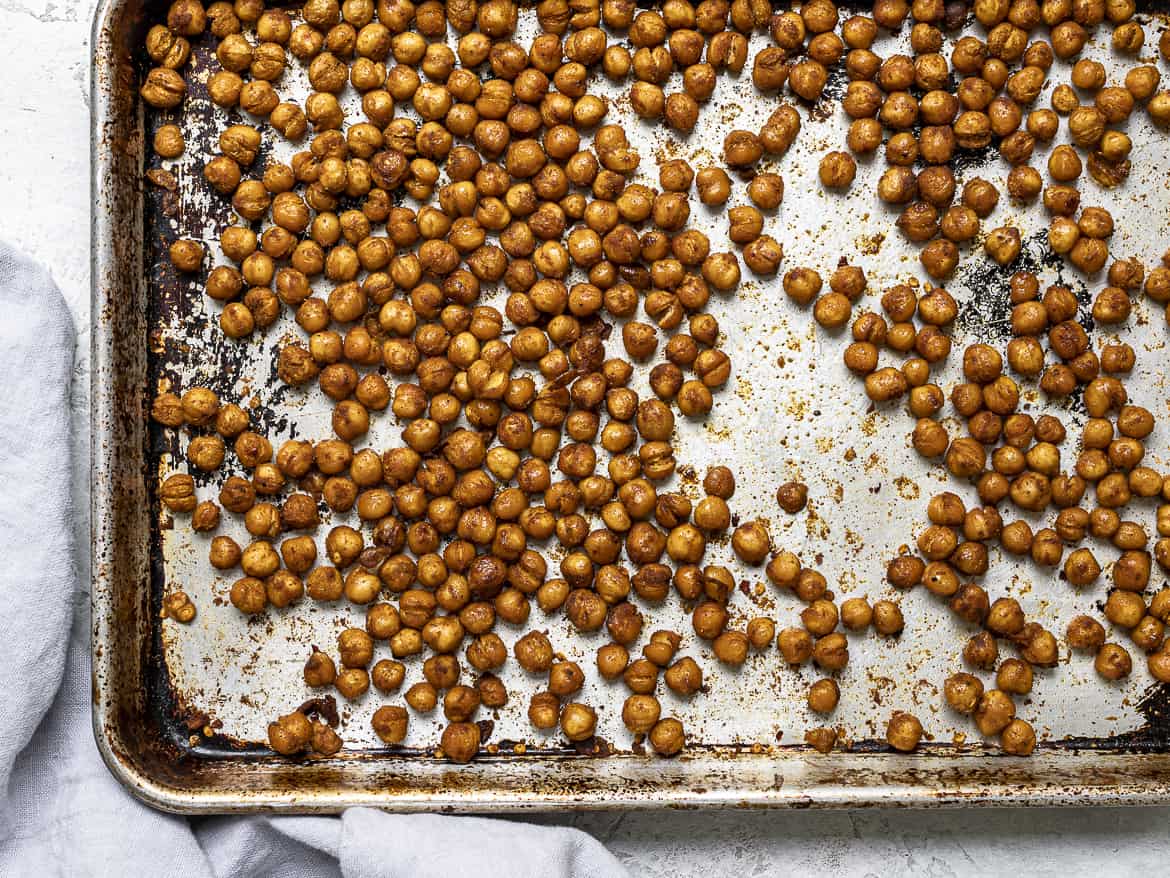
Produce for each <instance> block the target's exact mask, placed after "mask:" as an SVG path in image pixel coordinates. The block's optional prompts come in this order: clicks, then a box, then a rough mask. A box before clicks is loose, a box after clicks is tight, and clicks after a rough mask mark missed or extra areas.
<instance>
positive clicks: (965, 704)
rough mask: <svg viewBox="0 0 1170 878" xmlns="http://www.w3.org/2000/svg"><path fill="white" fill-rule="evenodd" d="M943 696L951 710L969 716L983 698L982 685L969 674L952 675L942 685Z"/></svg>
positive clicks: (976, 678)
mask: <svg viewBox="0 0 1170 878" xmlns="http://www.w3.org/2000/svg"><path fill="white" fill-rule="evenodd" d="M943 695H944V697H945V698H946V701H947V704H948V705H950V707H951V709H952V710H955V711H957V712H959V713H962V714H968V715H969V714H972V713H974V712H975V708H976V707H977V706H978V705H979V702H980V700H981V699H982V698H983V683H982V682H981V681H980V680H979V678H978V677H973V676H972V675H971V674H966V673H959V674H952V675H951V676H949V677H947V679H946V683H945V684H944V685H943Z"/></svg>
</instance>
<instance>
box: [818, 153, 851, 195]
mask: <svg viewBox="0 0 1170 878" xmlns="http://www.w3.org/2000/svg"><path fill="white" fill-rule="evenodd" d="M818 174H819V175H820V179H821V185H823V186H824V187H825V188H827V189H847V188H849V186H850V184H851V183H852V182H853V178H854V176H855V175H856V174H857V163H856V162H855V161H854V160H853V157H852V156H851V155H849V153H846V152H830V153H827V154H826V155H825V156H824V158H822V159H821V162H820V167H819V169H818Z"/></svg>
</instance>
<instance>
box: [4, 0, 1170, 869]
mask: <svg viewBox="0 0 1170 878" xmlns="http://www.w3.org/2000/svg"><path fill="white" fill-rule="evenodd" d="M93 6H94V2H93V0H60V2H54V0H0V21H3V24H4V30H5V35H4V49H3V53H2V54H0V238H4V239H6V240H8V241H10V242H12V243H14V244H16V245H17V246H19V247H21V248H23V249H24V250H26V251H27V252H28V253H30V254H31V255H32V256H33V257H34V258H36V259H38V260H40V261H41V262H43V263H44V264H46V265H47V266H48V267H49V270H50V271H51V272H52V274H53V277H54V278H55V279H56V281H57V283H58V285H59V286H60V287H61V289H62V290H63V292H64V294H65V298H66V300H67V301H68V302H69V305H70V307H71V309H72V311H73V314H74V318H75V320H76V323H77V337H78V338H77V360H76V369H75V380H76V384H75V389H74V393H75V400H76V402H75V411H76V412H77V418H76V426H77V449H78V457H79V459H78V462H77V466H76V472H77V473H78V475H79V476H83V475H84V473H85V472H86V468H87V463H86V461H85V455H86V454H87V447H88V435H87V418H88V401H87V395H88V389H89V373H88V361H89V319H90V308H89V217H90V198H89V31H90V18H91V16H92V13H93ZM80 481H81V485H82V486H83V485H84V481H83V480H80ZM82 486H79V488H78V490H77V492H76V493H77V495H78V502H79V506H80V507H81V508H85V506H86V505H87V500H86V499H85V493H84V488H83V487H82ZM87 540H88V526H87V525H86V524H85V523H84V522H83V523H81V524H80V525H79V531H78V542H79V551H80V554H81V556H82V557H81V558H80V569H81V570H82V571H83V576H85V575H87V574H86V573H85V571H87V570H88V566H87V564H86V561H87V556H88V547H87ZM543 819H545V820H549V821H552V820H556V821H564V820H566V818H564V817H557V818H543ZM567 819H568V821H569V822H571V823H573V824H574V825H576V826H578V827H580V828H582V829H585V830H587V831H589V832H591V833H593V834H594V835H596V836H597V837H598V838H600V839H601V840H603V841H604V842H605V843H606V844H607V845H609V846H610V848H611V849H612V850H613V851H614V853H615V854H616V855H617V856H618V857H620V858H621V859H622V860H623V861H624V862H626V863H627V864H628V865H629V867H630V870H631V873H632V874H634V875H636V876H657V875H670V876H682V875H698V874H713V875H727V876H732V878H740V876H744V875H764V874H773V873H782V874H794V875H795V874H812V873H814V872H815V873H816V874H818V875H822V876H848V875H899V876H949V875H975V874H979V875H982V876H986V875H1003V874H1009V873H1018V874H1021V875H1027V876H1047V875H1053V876H1056V875H1060V876H1062V878H1063V876H1066V875H1069V874H1078V873H1079V874H1083V873H1084V871H1085V870H1086V869H1088V868H1092V869H1093V870H1094V871H1096V872H1098V873H1099V874H1102V875H1110V876H1112V875H1139V874H1157V873H1159V872H1161V871H1162V870H1163V868H1164V865H1165V854H1166V852H1167V850H1168V849H1170V842H1168V833H1167V826H1168V821H1170V808H1147V809H1086V810H1067V811H1054V810H1044V811H1019V810H1011V811H1005V810H998V811H997V810H975V811H931V812H896V811H875V810H871V811H864V812H812V811H802V812H774V813H759V812H755V813H741V812H716V813H709V812H683V813H667V814H661V813H651V814H582V815H577V816H576V817H575V818H567Z"/></svg>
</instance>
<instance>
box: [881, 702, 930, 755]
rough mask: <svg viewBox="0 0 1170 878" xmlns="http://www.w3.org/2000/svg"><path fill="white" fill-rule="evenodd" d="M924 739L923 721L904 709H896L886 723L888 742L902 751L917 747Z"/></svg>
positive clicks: (906, 751)
mask: <svg viewBox="0 0 1170 878" xmlns="http://www.w3.org/2000/svg"><path fill="white" fill-rule="evenodd" d="M921 740H922V723H920V722H919V721H918V719H917V717H914V716H912V715H911V714H908V713H905V712H903V711H900V710H899V711H895V713H894V714H893V716H891V717H890V721H889V723H888V724H887V725H886V743H887V744H889V745H890V746H891V747H893V748H894V749H895V750H898V751H899V752H901V753H910V752H912V751H913V750H915V749H917V747H918V742H919V741H921Z"/></svg>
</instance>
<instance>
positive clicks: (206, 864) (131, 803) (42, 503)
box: [0, 243, 626, 878]
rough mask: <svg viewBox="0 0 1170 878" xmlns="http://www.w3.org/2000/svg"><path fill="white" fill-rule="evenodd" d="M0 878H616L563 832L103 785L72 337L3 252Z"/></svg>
mask: <svg viewBox="0 0 1170 878" xmlns="http://www.w3.org/2000/svg"><path fill="white" fill-rule="evenodd" d="M0 314H3V317H2V318H0V375H3V377H4V382H5V387H4V391H3V392H2V393H0V496H3V497H4V502H3V503H2V504H0V545H2V546H3V547H4V551H5V556H6V557H5V563H4V564H3V565H0V633H2V635H3V638H4V642H5V646H6V649H5V657H6V668H7V671H6V673H5V683H4V684H3V685H2V686H0V711H2V712H0V716H2V717H3V721H2V722H0V875H13V876H18V875H38V876H44V878H48V876H54V875H63V876H69V878H74V876H83V875H109V876H118V878H122V876H128V875H129V876H141V878H154V876H171V875H174V876H182V878H197V876H201V875H209V876H211V875H214V876H236V875H239V876H268V875H271V876H274V878H275V876H280V878H309V876H345V878H374V876H410V878H428V876H436V878H437V876H443V878H450V876H453V875H461V874H473V873H486V874H488V875H492V876H496V875H501V876H507V875H515V876H522V878H527V876H537V875H540V876H542V878H557V876H566V878H616V876H622V875H625V874H626V872H625V870H624V869H623V868H622V866H621V865H620V864H619V863H618V861H617V860H616V859H615V858H614V857H613V855H612V854H610V853H609V852H608V851H607V850H606V849H605V847H604V846H602V845H601V844H600V843H599V842H598V841H596V840H595V839H593V838H592V837H590V836H588V835H586V834H585V833H583V832H581V831H579V830H576V829H570V828H566V827H538V826H531V825H527V824H522V823H516V822H512V821H504V820H491V819H485V818H474V817H447V816H436V815H430V814H419V815H392V814H385V813H382V812H380V811H374V810H370V809H364V808H355V809H352V810H350V811H347V812H346V813H345V814H343V815H342V817H341V818H340V819H339V818H336V817H266V816H257V817H243V818H241V817H234V818H229V817H222V818H209V819H203V820H187V819H184V818H182V817H176V816H174V815H170V814H163V813H161V812H157V811H153V810H152V809H150V808H148V807H147V806H145V805H143V804H141V803H140V802H139V801H138V800H137V799H135V798H134V797H132V796H131V795H130V794H129V793H127V792H126V791H125V790H124V789H123V788H122V787H121V786H120V785H119V784H118V782H117V781H115V780H114V778H113V777H112V776H111V775H110V774H109V772H108V771H107V770H106V768H105V765H104V764H103V763H102V760H101V757H100V756H99V755H98V751H97V746H96V745H95V743H94V740H93V733H92V731H91V728H92V727H91V724H90V697H89V692H90V663H89V601H88V588H87V587H81V583H82V581H83V577H82V576H80V575H79V572H78V571H79V570H82V569H85V565H84V564H78V563H77V559H78V558H82V557H84V556H85V554H86V547H85V546H84V545H82V546H75V545H74V542H75V541H74V537H73V534H74V527H75V525H76V522H75V519H74V515H75V514H82V511H81V510H78V509H75V508H73V507H74V505H75V504H74V503H73V501H72V499H71V496H70V475H69V474H70V466H71V462H72V460H73V446H72V445H71V441H70V431H69V399H70V383H71V382H70V377H71V370H72V364H73V348H74V338H75V336H74V331H73V323H72V320H71V319H70V316H69V311H68V309H67V308H66V306H65V303H64V301H63V300H62V298H61V293H60V291H59V290H58V289H57V287H56V286H55V285H54V284H53V281H52V280H51V279H50V277H49V276H48V274H47V273H46V272H44V271H43V270H41V269H38V268H37V267H35V266H34V265H33V264H32V263H30V262H29V261H27V260H26V259H24V258H23V257H21V256H18V255H17V254H16V253H15V252H14V251H13V250H12V249H11V248H9V247H7V246H6V245H4V244H2V243H0Z"/></svg>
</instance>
